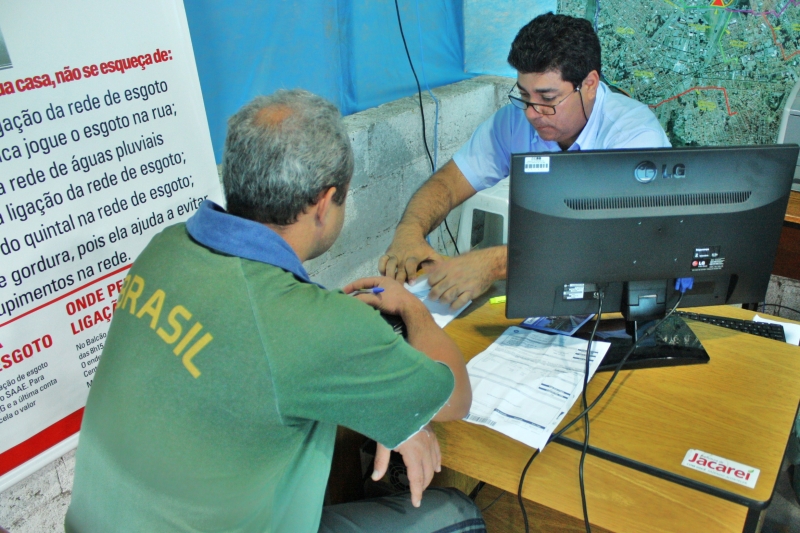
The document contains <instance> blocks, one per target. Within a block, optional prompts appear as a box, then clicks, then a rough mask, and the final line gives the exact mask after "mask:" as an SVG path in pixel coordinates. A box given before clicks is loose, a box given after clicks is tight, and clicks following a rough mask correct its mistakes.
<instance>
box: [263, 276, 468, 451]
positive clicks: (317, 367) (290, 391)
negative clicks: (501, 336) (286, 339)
mask: <svg viewBox="0 0 800 533" xmlns="http://www.w3.org/2000/svg"><path fill="white" fill-rule="evenodd" d="M300 291H301V292H303V293H305V294H302V295H298V298H293V300H295V301H293V302H292V303H291V309H292V311H289V310H288V309H287V315H288V314H294V312H295V311H297V310H298V309H303V310H304V312H303V315H304V323H306V324H307V325H308V329H307V331H306V332H305V333H302V332H301V333H300V335H299V336H298V337H297V347H296V349H295V350H293V351H291V353H284V354H283V355H282V356H278V357H271V358H270V365H271V369H272V374H273V383H274V387H275V393H276V397H277V401H278V408H279V412H280V414H281V416H282V417H283V418H284V422H285V423H291V420H292V419H302V420H309V419H310V420H318V421H321V422H327V423H331V424H337V425H342V426H346V427H348V428H350V429H353V430H355V431H357V432H359V433H362V434H363V435H366V436H368V437H370V438H372V439H374V440H376V441H378V442H380V443H381V444H383V445H384V446H386V447H388V448H394V447H396V446H397V445H399V444H400V443H402V442H403V441H405V440H406V439H407V438H408V437H410V436H411V435H413V434H414V433H415V432H417V431H418V430H419V429H420V428H421V427H422V426H424V425H425V424H427V423H428V422H429V421H430V420H431V418H433V416H434V415H435V414H436V413H437V412H438V411H439V409H441V408H442V406H443V405H444V404H445V403H446V402H447V400H448V399H449V398H450V395H451V394H452V392H453V389H454V387H455V379H454V377H453V374H452V372H451V371H450V368H449V367H447V366H446V365H443V364H440V363H438V362H436V361H433V360H432V359H430V358H429V357H427V356H426V355H425V354H423V353H421V352H419V351H417V350H416V349H414V348H412V347H411V346H410V345H409V344H408V343H406V342H405V341H404V340H403V338H402V337H400V336H398V335H397V334H396V333H394V331H393V330H392V328H391V327H390V326H389V325H388V324H387V323H386V321H385V320H384V319H383V318H382V317H381V316H380V314H379V313H378V312H377V311H376V310H374V309H373V308H371V307H369V306H368V305H366V304H364V303H363V302H361V301H359V300H357V299H355V298H352V297H350V296H346V295H344V294H342V293H341V292H328V291H324V290H322V289H319V288H317V287H312V286H308V285H306V286H304V287H302V288H301V289H300ZM287 318H288V319H291V318H292V317H289V316H287Z"/></svg>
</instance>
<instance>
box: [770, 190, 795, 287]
mask: <svg viewBox="0 0 800 533" xmlns="http://www.w3.org/2000/svg"><path fill="white" fill-rule="evenodd" d="M772 270H773V272H772V273H773V274H775V275H777V276H783V277H786V278H792V279H799V280H800V192H797V191H792V192H791V194H790V195H789V205H788V206H787V208H786V217H785V218H784V219H783V230H782V231H781V238H780V241H779V242H778V252H777V254H776V255H775V266H774V268H773V269H772Z"/></svg>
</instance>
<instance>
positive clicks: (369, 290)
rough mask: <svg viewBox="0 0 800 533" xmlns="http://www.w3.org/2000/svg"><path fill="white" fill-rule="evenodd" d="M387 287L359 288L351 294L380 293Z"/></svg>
mask: <svg viewBox="0 0 800 533" xmlns="http://www.w3.org/2000/svg"><path fill="white" fill-rule="evenodd" d="M384 290H385V289H384V288H383V287H372V288H371V289H357V290H355V291H353V292H351V293H350V296H355V295H356V294H380V293H382V292H383V291H384Z"/></svg>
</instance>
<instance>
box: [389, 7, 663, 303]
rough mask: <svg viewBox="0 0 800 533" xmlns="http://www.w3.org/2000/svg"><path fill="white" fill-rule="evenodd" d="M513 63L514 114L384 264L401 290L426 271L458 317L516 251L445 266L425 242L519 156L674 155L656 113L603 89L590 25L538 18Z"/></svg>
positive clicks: (420, 196)
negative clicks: (636, 151)
mask: <svg viewBox="0 0 800 533" xmlns="http://www.w3.org/2000/svg"><path fill="white" fill-rule="evenodd" d="M508 62H509V63H510V64H511V66H512V67H514V68H515V69H516V70H517V83H516V85H515V87H514V88H513V89H512V91H511V92H510V93H509V100H510V103H509V105H506V106H505V107H503V108H501V109H500V110H499V111H497V112H496V113H495V114H494V115H492V116H491V117H490V118H489V119H488V120H487V121H486V122H484V123H483V124H481V125H480V126H479V127H478V129H477V130H476V131H475V133H474V134H473V135H472V138H471V139H470V140H469V141H468V142H467V143H466V144H465V145H464V146H463V147H462V148H461V149H460V150H459V151H458V152H457V153H456V154H455V155H454V156H453V159H452V160H451V161H449V162H448V163H447V164H446V165H445V166H444V167H442V168H441V169H440V170H439V171H437V172H436V173H435V174H434V175H433V176H431V178H430V179H429V180H428V181H427V182H425V183H424V184H423V185H422V187H420V189H419V190H418V191H417V192H416V193H415V194H414V196H413V197H412V198H411V201H410V202H409V204H408V207H407V208H406V211H405V213H404V214H403V218H402V220H401V221H400V224H399V225H398V226H397V230H396V231H395V236H394V239H393V241H392V243H391V245H389V248H388V249H387V251H386V254H385V255H384V256H382V257H381V258H380V261H379V264H378V268H379V270H380V271H381V274H384V275H386V276H389V277H393V278H396V279H397V280H399V281H404V280H406V279H408V280H409V281H412V280H414V279H415V278H416V275H417V270H418V269H419V267H420V266H424V267H425V271H426V272H427V274H428V281H429V282H430V284H431V287H432V289H431V292H430V295H431V297H432V298H434V299H439V300H440V301H442V302H446V303H450V304H451V306H452V307H453V308H454V309H455V308H458V307H460V306H462V305H463V304H465V303H466V302H468V301H469V300H471V299H473V298H475V297H477V296H479V295H480V294H482V293H484V292H485V291H486V290H487V289H488V288H489V287H490V286H491V284H492V283H493V282H494V281H495V280H498V279H505V277H506V247H505V246H497V247H493V248H487V249H483V250H476V251H472V252H468V253H464V254H462V255H459V256H458V257H455V258H453V259H450V260H448V261H444V260H443V258H442V257H441V256H440V255H439V254H437V253H436V252H435V251H434V250H433V248H431V247H430V245H429V244H428V243H427V242H426V241H425V237H426V236H427V235H428V233H430V232H431V231H433V229H434V228H436V227H437V226H438V225H439V224H441V223H442V221H443V220H444V218H445V216H447V214H448V213H449V212H450V211H451V210H452V209H453V208H455V207H456V206H458V205H460V204H461V203H462V202H464V201H465V200H467V199H468V198H470V197H471V196H473V195H474V194H475V193H476V192H478V191H480V190H483V189H486V188H488V187H491V186H492V185H495V184H496V183H497V182H499V181H500V180H502V179H504V178H506V177H507V176H508V174H509V165H510V160H511V154H512V153H520V152H556V151H561V150H605V149H611V148H659V147H669V146H670V143H669V140H668V139H667V136H666V135H665V133H664V130H663V128H662V127H661V125H660V124H659V122H658V119H656V117H655V115H654V114H653V113H652V111H650V109H649V108H648V107H647V106H645V105H644V104H641V103H640V102H637V101H635V100H632V99H631V98H628V97H626V96H623V95H621V94H616V93H612V92H611V90H610V89H609V88H608V86H606V85H605V84H604V83H602V82H601V81H600V65H601V62H600V41H599V39H598V38H597V35H596V34H595V32H594V29H593V28H592V25H591V23H590V22H589V21H587V20H584V19H578V18H574V17H569V16H565V15H554V14H552V13H547V14H544V15H540V16H538V17H536V18H535V19H533V20H532V21H531V22H529V23H528V24H527V25H526V26H524V27H523V28H522V29H521V30H520V31H519V33H518V34H517V36H516V38H515V39H514V42H513V43H512V44H511V51H510V53H509V55H508ZM461 231H464V229H463V228H462V229H461ZM467 231H469V230H468V229H467Z"/></svg>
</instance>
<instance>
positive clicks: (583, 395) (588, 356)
mask: <svg viewBox="0 0 800 533" xmlns="http://www.w3.org/2000/svg"><path fill="white" fill-rule="evenodd" d="M603 298H605V293H603V292H602V291H601V292H600V303H599V305H598V306H597V320H595V322H594V327H593V328H592V334H591V335H589V344H588V345H587V346H586V362H585V366H584V371H583V391H582V393H581V403H582V405H583V408H584V409H586V407H588V404H587V401H586V389H587V388H588V386H589V363H590V361H591V357H592V342H593V341H594V337H595V334H596V333H597V326H599V325H600V320H602V318H603ZM583 423H584V426H585V428H586V429H585V433H584V435H583V450H581V460H580V463H579V465H578V481H579V482H580V486H581V506H582V507H583V523H584V524H585V526H586V533H592V526H591V524H589V508H588V506H587V505H586V487H585V485H584V481H583V479H584V478H583V463H584V462H585V461H586V451H587V450H588V449H589V413H588V411H587V413H586V416H584V418H583Z"/></svg>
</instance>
